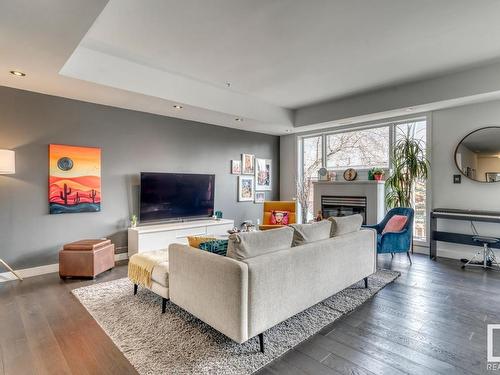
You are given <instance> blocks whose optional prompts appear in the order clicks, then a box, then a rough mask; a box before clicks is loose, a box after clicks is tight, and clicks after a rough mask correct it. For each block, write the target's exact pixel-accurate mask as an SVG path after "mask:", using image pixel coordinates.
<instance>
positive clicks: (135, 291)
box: [134, 284, 139, 296]
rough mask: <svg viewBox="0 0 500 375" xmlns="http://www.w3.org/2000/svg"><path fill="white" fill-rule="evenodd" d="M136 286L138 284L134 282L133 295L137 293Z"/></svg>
mask: <svg viewBox="0 0 500 375" xmlns="http://www.w3.org/2000/svg"><path fill="white" fill-rule="evenodd" d="M138 286H139V285H137V284H134V296H135V295H136V294H137V287H138Z"/></svg>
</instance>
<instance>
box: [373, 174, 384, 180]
mask: <svg viewBox="0 0 500 375" xmlns="http://www.w3.org/2000/svg"><path fill="white" fill-rule="evenodd" d="M373 178H374V179H375V181H382V178H384V175H383V174H374V175H373Z"/></svg>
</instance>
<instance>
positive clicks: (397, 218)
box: [382, 215, 408, 234]
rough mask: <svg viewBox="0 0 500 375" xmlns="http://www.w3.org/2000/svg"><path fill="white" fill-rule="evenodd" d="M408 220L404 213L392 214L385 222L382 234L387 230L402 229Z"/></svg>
mask: <svg viewBox="0 0 500 375" xmlns="http://www.w3.org/2000/svg"><path fill="white" fill-rule="evenodd" d="M407 221H408V217H407V216H404V215H394V216H393V217H391V218H390V219H389V221H388V222H387V224H385V228H384V230H383V231H382V234H384V233H387V232H399V231H401V230H403V228H404V227H405V225H406V222H407Z"/></svg>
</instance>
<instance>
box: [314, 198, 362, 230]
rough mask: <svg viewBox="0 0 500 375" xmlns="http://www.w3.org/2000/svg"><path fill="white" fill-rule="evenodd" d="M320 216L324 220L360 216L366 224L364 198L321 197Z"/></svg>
mask: <svg viewBox="0 0 500 375" xmlns="http://www.w3.org/2000/svg"><path fill="white" fill-rule="evenodd" d="M321 214H322V215H323V217H324V218H325V219H326V218H329V217H330V216H335V217H339V216H349V215H355V214H360V215H361V216H363V224H366V197H349V196H334V195H322V196H321Z"/></svg>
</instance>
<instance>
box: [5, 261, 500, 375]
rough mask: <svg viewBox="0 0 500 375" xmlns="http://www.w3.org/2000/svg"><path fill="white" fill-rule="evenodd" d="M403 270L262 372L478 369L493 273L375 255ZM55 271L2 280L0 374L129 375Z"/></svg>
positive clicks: (122, 271) (499, 319) (496, 313)
mask: <svg viewBox="0 0 500 375" xmlns="http://www.w3.org/2000/svg"><path fill="white" fill-rule="evenodd" d="M379 266H381V267H383V268H388V269H394V270H398V271H400V272H401V273H402V275H401V277H399V278H398V279H397V280H396V281H395V282H394V283H392V284H390V285H388V286H387V287H386V288H384V289H383V290H381V291H380V292H379V293H378V294H377V295H376V296H375V297H374V298H372V299H371V300H369V301H368V302H367V303H365V304H364V305H362V306H361V307H360V308H358V309H357V310H355V311H354V312H352V313H350V314H349V315H346V316H344V317H343V318H341V319H339V320H338V321H336V322H334V323H333V324H331V325H329V326H328V327H325V328H324V329H323V330H322V331H320V332H319V333H318V334H316V335H314V336H313V337H311V338H310V339H309V340H307V341H305V342H303V343H302V344H300V345H298V346H297V347H295V348H294V349H292V350H291V351H289V352H287V353H286V354H284V355H283V356H282V357H280V358H279V359H277V360H275V361H274V362H272V363H271V364H269V365H268V366H267V367H265V368H263V369H262V370H261V371H259V374H261V375H264V374H266V375H268V374H403V373H411V374H437V373H440V374H482V373H491V371H487V370H486V324H487V323H500V294H499V293H497V292H498V291H499V290H500V273H495V272H494V271H489V272H483V271H482V270H476V269H474V270H466V271H462V270H461V269H460V263H459V262H458V261H454V260H448V259H439V260H438V261H437V262H433V261H430V260H429V259H428V258H427V257H426V256H423V255H417V254H415V256H414V263H413V265H412V266H410V265H409V264H408V262H407V259H406V256H403V255H401V256H396V257H395V258H394V259H393V260H392V261H391V257H390V256H380V257H379ZM125 275H126V267H125V266H119V267H116V268H115V269H114V270H112V271H111V272H107V273H105V274H103V275H102V276H100V277H99V278H98V279H97V280H95V281H92V280H90V281H66V282H63V281H60V280H59V277H58V276H57V275H56V274H50V275H44V276H39V277H33V278H30V279H26V280H25V281H24V282H22V283H21V282H17V281H16V282H8V283H0V349H1V350H0V374H16V375H18V374H135V373H136V372H135V370H134V368H133V367H132V366H131V365H130V364H129V363H128V361H127V360H126V359H125V357H124V356H123V355H122V353H121V352H120V351H119V350H118V349H117V348H116V347H115V346H114V344H113V343H112V341H111V340H110V339H109V338H108V337H107V336H106V334H105V333H104V332H103V331H102V329H101V328H100V327H99V325H98V324H97V323H96V322H95V321H94V320H93V319H92V317H91V316H90V315H89V314H88V313H87V312H86V310H85V309H84V308H83V307H82V306H81V305H80V304H79V302H78V301H77V300H76V298H74V297H73V295H72V294H71V293H69V291H70V290H71V289H73V288H75V287H80V286H83V285H86V284H91V283H96V282H102V281H107V280H111V279H116V278H120V277H124V276H125Z"/></svg>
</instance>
